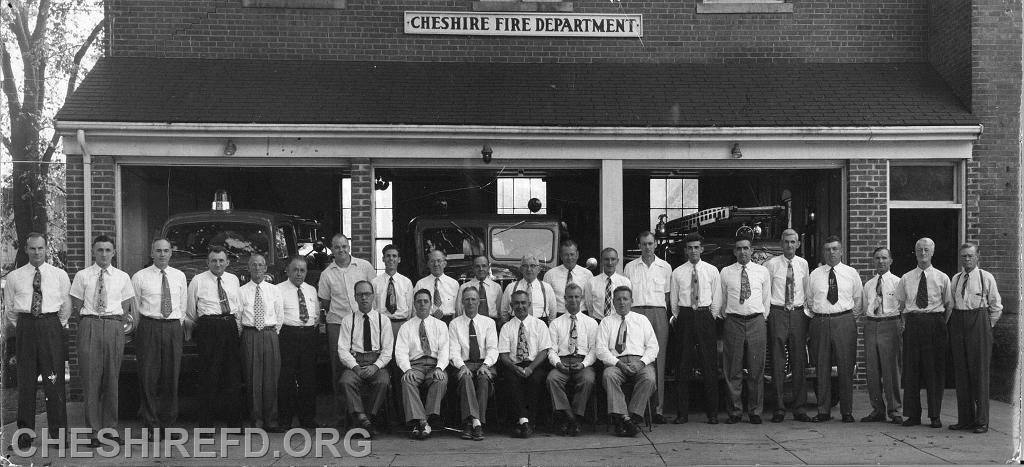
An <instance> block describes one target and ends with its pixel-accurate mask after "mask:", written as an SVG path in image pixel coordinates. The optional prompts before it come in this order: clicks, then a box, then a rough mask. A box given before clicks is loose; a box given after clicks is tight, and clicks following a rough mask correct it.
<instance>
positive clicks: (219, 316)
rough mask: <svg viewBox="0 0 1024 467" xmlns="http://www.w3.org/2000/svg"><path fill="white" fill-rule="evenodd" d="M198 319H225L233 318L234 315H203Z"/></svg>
mask: <svg viewBox="0 0 1024 467" xmlns="http://www.w3.org/2000/svg"><path fill="white" fill-rule="evenodd" d="M199 319H205V320H210V321H227V320H229V319H230V320H234V319H235V315H232V314H227V315H203V316H200V317H199Z"/></svg>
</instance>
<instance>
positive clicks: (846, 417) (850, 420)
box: [843, 413, 857, 423]
mask: <svg viewBox="0 0 1024 467" xmlns="http://www.w3.org/2000/svg"><path fill="white" fill-rule="evenodd" d="M856 421H857V419H855V418H853V414H848V413H844V414H843V423H853V422H856Z"/></svg>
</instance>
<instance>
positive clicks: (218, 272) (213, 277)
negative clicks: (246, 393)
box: [185, 245, 242, 438]
mask: <svg viewBox="0 0 1024 467" xmlns="http://www.w3.org/2000/svg"><path fill="white" fill-rule="evenodd" d="M206 263H207V266H208V267H209V270H208V271H206V272H204V273H202V274H197V275H196V276H195V277H193V278H192V282H190V283H189V284H188V304H187V305H186V306H185V317H186V319H187V320H188V321H190V322H194V323H196V326H195V331H194V333H195V339H196V350H197V351H198V353H199V362H200V368H199V374H200V377H201V381H202V382H203V384H202V385H201V389H200V395H199V397H200V405H199V424H198V426H201V427H208V426H211V422H212V421H213V420H214V419H222V420H226V421H227V423H228V425H229V426H231V427H232V428H235V427H240V425H241V420H242V417H241V413H242V406H241V405H240V404H239V401H240V400H241V398H242V356H241V355H239V352H240V346H241V344H240V342H239V339H238V325H237V324H235V322H236V318H235V316H236V315H237V314H238V312H239V311H240V310H241V309H242V301H241V298H240V297H239V291H238V289H239V287H238V276H235V275H234V274H232V273H230V272H226V271H225V270H226V269H227V267H228V252H227V250H225V249H224V247H222V246H219V245H218V246H212V247H210V252H209V253H208V254H207V255H206ZM218 415H219V416H218ZM202 436H204V437H208V438H213V433H204V434H203V435H202Z"/></svg>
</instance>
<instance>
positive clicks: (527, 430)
mask: <svg viewBox="0 0 1024 467" xmlns="http://www.w3.org/2000/svg"><path fill="white" fill-rule="evenodd" d="M530 436H533V427H532V426H530V422H523V423H520V424H519V437H520V438H529V437H530Z"/></svg>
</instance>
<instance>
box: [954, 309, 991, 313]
mask: <svg viewBox="0 0 1024 467" xmlns="http://www.w3.org/2000/svg"><path fill="white" fill-rule="evenodd" d="M953 311H959V312H962V313H967V312H970V311H980V312H985V313H987V312H988V308H972V309H969V310H968V309H964V308H953Z"/></svg>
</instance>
